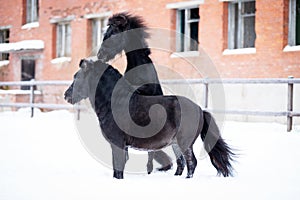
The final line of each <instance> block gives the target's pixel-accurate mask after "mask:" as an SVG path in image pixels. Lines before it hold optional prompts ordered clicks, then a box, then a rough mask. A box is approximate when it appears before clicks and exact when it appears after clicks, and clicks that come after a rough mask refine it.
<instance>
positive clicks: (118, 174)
mask: <svg viewBox="0 0 300 200" xmlns="http://www.w3.org/2000/svg"><path fill="white" fill-rule="evenodd" d="M114 178H116V179H123V178H124V177H123V172H122V171H114Z"/></svg>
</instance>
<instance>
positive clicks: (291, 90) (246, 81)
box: [0, 77, 300, 131]
mask: <svg viewBox="0 0 300 200" xmlns="http://www.w3.org/2000/svg"><path fill="white" fill-rule="evenodd" d="M71 83H72V81H35V80H34V79H33V80H31V81H15V82H0V86H30V93H29V95H30V100H29V103H0V107H30V108H31V117H33V114H34V108H46V109H74V108H75V110H77V112H78V118H79V115H80V110H83V109H86V108H85V107H84V106H80V105H77V106H75V107H74V106H72V105H66V104H41V103H34V95H35V93H34V87H35V86H45V85H50V86H57V85H70V84H71ZM161 83H162V84H166V85H173V84H203V85H204V94H203V96H204V105H203V106H204V108H203V109H204V110H209V111H211V112H214V113H225V114H234V115H258V116H286V117H287V131H291V130H292V126H293V117H300V112H295V111H293V104H294V102H293V99H294V98H293V97H294V84H300V78H293V77H289V78H279V79H275V78H274V79H184V80H183V79H174V80H162V81H161ZM210 84H287V85H288V91H287V99H288V103H287V110H286V111H281V112H270V111H251V110H215V109H208V94H209V85H210Z"/></svg>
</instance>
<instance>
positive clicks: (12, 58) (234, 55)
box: [0, 0, 300, 101]
mask: <svg viewBox="0 0 300 200" xmlns="http://www.w3.org/2000/svg"><path fill="white" fill-rule="evenodd" d="M0 2H1V7H0V81H19V80H28V79H31V78H35V79H36V80H71V79H72V76H73V73H74V71H76V70H77V66H78V62H79V60H80V59H81V58H84V57H88V56H91V55H92V54H93V53H94V51H95V48H96V47H97V45H99V44H100V41H101V35H102V32H103V30H104V29H105V23H106V20H107V17H108V16H110V15H111V14H112V13H116V12H120V11H129V12H131V13H132V14H137V15H141V16H143V18H144V19H145V21H146V22H147V24H148V26H149V27H153V28H163V29H167V30H173V31H177V32H180V33H183V34H187V35H188V36H190V37H191V38H193V39H194V40H196V41H198V42H199V45H195V43H192V42H190V40H189V39H185V38H184V37H177V38H176V39H175V40H174V43H175V44H170V45H171V46H170V49H172V50H173V52H163V53H162V52H157V51H153V54H152V58H153V60H154V61H155V62H156V63H158V64H161V65H167V66H168V67H169V68H171V69H172V70H175V71H178V72H179V73H182V74H184V75H185V76H186V77H190V78H196V77H199V75H198V74H197V73H194V72H193V69H192V68H190V67H189V63H187V62H186V61H184V60H183V59H182V57H183V58H184V57H189V58H191V59H193V57H197V56H200V55H199V50H200V49H203V50H204V51H205V52H206V53H207V54H208V56H209V57H210V58H211V60H212V61H213V63H214V65H215V67H216V69H217V71H218V73H219V74H220V76H221V77H222V78H286V77H288V76H294V77H297V78H299V77H300V59H299V58H300V0H276V1H274V0H264V1H255V0H198V1H186V0H185V1H180V0H157V1H143V0H101V1H94V0H78V1H74V0H51V1H46V0H10V1H4V0H0ZM174 52H177V53H174ZM178 55H179V56H180V57H181V58H178ZM116 65H117V66H122V64H116ZM123 66H124V64H123ZM121 68H122V67H121ZM157 70H158V71H159V75H160V77H161V78H172V77H170V76H168V73H166V72H164V70H160V69H159V66H158V69H157ZM23 89H26V88H23ZM50 96H51V95H50ZM49 98H50V97H49ZM49 101H50V100H49ZM52 101H53V99H52ZM57 101H60V99H57Z"/></svg>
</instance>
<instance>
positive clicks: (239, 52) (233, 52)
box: [223, 48, 256, 55]
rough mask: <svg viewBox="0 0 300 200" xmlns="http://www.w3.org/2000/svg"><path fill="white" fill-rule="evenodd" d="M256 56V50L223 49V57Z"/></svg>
mask: <svg viewBox="0 0 300 200" xmlns="http://www.w3.org/2000/svg"><path fill="white" fill-rule="evenodd" d="M243 54H256V48H241V49H225V50H224V51H223V55H243Z"/></svg>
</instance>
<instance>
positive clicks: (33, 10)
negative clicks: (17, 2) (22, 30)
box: [26, 0, 39, 23]
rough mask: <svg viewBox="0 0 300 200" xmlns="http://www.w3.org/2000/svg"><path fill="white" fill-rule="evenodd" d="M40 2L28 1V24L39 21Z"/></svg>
mask: <svg viewBox="0 0 300 200" xmlns="http://www.w3.org/2000/svg"><path fill="white" fill-rule="evenodd" d="M38 13H39V0H26V23H32V22H37V21H38V15H39V14H38Z"/></svg>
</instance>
